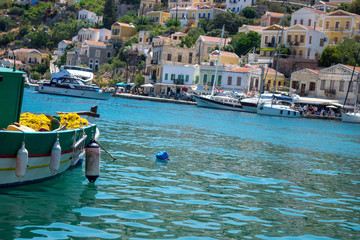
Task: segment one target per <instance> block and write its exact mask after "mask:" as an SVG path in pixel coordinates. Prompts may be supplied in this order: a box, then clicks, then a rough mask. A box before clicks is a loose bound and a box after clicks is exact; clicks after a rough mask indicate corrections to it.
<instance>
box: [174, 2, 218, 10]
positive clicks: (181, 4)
mask: <svg viewBox="0 0 360 240" xmlns="http://www.w3.org/2000/svg"><path fill="white" fill-rule="evenodd" d="M211 1H212V0H169V2H168V7H169V9H171V8H176V7H183V8H186V7H196V6H198V5H201V6H202V5H204V4H208V5H210V2H211Z"/></svg>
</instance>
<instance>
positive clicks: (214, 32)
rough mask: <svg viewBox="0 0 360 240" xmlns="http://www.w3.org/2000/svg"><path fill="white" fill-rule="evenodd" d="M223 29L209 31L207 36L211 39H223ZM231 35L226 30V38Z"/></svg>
mask: <svg viewBox="0 0 360 240" xmlns="http://www.w3.org/2000/svg"><path fill="white" fill-rule="evenodd" d="M221 33H222V29H213V30H211V31H209V32H208V33H207V34H206V35H207V36H211V37H221ZM228 36H229V33H228V32H227V31H225V30H224V38H227V37H228Z"/></svg>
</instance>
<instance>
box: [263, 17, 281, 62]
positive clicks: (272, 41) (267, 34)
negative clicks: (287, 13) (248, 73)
mask: <svg viewBox="0 0 360 240" xmlns="http://www.w3.org/2000/svg"><path fill="white" fill-rule="evenodd" d="M281 29H282V27H281V26H279V25H276V24H274V25H271V26H270V27H267V28H265V29H263V30H262V35H261V45H260V47H261V52H260V55H261V56H268V57H270V56H271V53H272V51H273V49H274V48H276V47H277V45H278V44H279V43H284V38H283V39H282V38H281V32H282V30H281ZM286 29H287V28H286V27H284V36H285V30H286Z"/></svg>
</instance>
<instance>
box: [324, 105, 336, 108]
mask: <svg viewBox="0 0 360 240" xmlns="http://www.w3.org/2000/svg"><path fill="white" fill-rule="evenodd" d="M326 107H327V108H337V107H336V106H334V105H329V106H326Z"/></svg>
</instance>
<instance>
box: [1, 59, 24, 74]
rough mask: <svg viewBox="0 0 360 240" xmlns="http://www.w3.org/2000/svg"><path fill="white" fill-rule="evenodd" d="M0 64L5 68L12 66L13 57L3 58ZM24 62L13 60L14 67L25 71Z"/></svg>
mask: <svg viewBox="0 0 360 240" xmlns="http://www.w3.org/2000/svg"><path fill="white" fill-rule="evenodd" d="M0 66H2V67H6V68H11V69H13V68H14V59H9V58H4V59H2V60H1V62H0ZM25 66H26V65H25V64H24V63H23V62H22V61H19V60H15V69H16V70H20V71H25Z"/></svg>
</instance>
